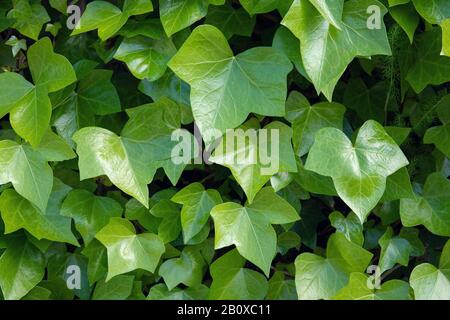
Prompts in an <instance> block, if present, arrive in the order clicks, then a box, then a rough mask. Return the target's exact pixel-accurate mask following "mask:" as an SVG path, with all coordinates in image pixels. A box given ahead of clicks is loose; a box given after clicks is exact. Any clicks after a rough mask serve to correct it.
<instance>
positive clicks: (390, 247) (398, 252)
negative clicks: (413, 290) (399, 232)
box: [378, 227, 413, 273]
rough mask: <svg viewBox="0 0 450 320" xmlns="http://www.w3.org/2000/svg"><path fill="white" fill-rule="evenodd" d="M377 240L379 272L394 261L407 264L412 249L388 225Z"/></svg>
mask: <svg viewBox="0 0 450 320" xmlns="http://www.w3.org/2000/svg"><path fill="white" fill-rule="evenodd" d="M378 242H379V243H380V247H381V253H380V261H379V262H378V266H379V267H380V269H381V271H380V272H382V273H383V272H384V271H387V270H389V269H391V268H392V267H393V266H394V265H395V264H396V263H399V264H400V265H402V266H405V267H406V266H408V263H409V256H410V254H411V252H412V250H413V248H412V246H411V245H410V243H409V241H408V240H406V239H404V238H402V237H400V236H394V231H393V230H392V228H391V227H388V228H387V230H386V233H385V234H384V235H383V236H382V237H381V238H380V240H379V241H378Z"/></svg>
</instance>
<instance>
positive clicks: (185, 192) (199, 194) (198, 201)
mask: <svg viewBox="0 0 450 320" xmlns="http://www.w3.org/2000/svg"><path fill="white" fill-rule="evenodd" d="M171 201H173V202H175V203H179V204H182V205H183V209H182V210H181V225H182V227H183V236H184V243H188V242H189V240H191V239H192V238H193V237H194V236H196V235H197V234H198V233H199V232H200V231H201V230H202V228H203V227H204V226H205V224H206V223H207V222H208V218H209V213H210V212H211V209H212V208H213V207H214V206H215V205H217V204H220V203H222V198H221V197H220V193H219V192H217V190H214V189H208V190H205V188H204V187H203V185H201V184H200V183H197V182H196V183H192V184H190V185H189V186H187V187H185V188H183V189H182V190H180V191H179V192H178V193H177V194H175V195H174V196H173V197H172V198H171ZM168 287H169V288H170V286H168Z"/></svg>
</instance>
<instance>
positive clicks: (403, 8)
mask: <svg viewBox="0 0 450 320" xmlns="http://www.w3.org/2000/svg"><path fill="white" fill-rule="evenodd" d="M389 13H390V14H391V16H392V17H393V18H394V20H395V21H396V22H397V23H398V24H399V25H400V26H401V27H402V29H403V30H404V31H405V32H406V34H407V35H408V38H409V42H410V43H413V41H414V34H415V31H416V29H417V27H418V26H419V23H420V16H419V15H418V14H417V12H416V10H415V9H414V6H413V5H412V4H411V3H408V4H406V5H399V6H395V7H392V8H389Z"/></svg>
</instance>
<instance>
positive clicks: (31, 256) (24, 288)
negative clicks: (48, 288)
mask: <svg viewBox="0 0 450 320" xmlns="http://www.w3.org/2000/svg"><path fill="white" fill-rule="evenodd" d="M44 274H45V257H44V255H43V254H42V252H41V251H39V249H38V248H36V247H35V246H33V245H32V244H31V243H30V242H28V241H27V240H26V239H25V238H24V237H17V236H16V237H15V238H13V239H11V240H9V241H8V245H7V248H6V250H5V251H4V252H3V254H2V256H1V257H0V287H1V288H2V292H3V296H4V297H5V299H6V300H18V299H20V298H22V297H23V296H25V295H26V294H27V293H28V292H29V291H30V290H31V289H33V288H34V287H35V286H36V285H37V284H38V283H39V282H40V281H41V280H42V278H43V277H44Z"/></svg>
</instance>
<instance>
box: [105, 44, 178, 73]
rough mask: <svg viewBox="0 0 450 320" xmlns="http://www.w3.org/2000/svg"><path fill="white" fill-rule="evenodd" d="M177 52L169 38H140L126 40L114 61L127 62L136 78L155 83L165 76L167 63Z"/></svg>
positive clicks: (115, 55)
mask: <svg viewBox="0 0 450 320" xmlns="http://www.w3.org/2000/svg"><path fill="white" fill-rule="evenodd" d="M176 52H177V51H176V48H175V46H174V44H173V43H172V41H171V40H170V39H168V38H162V39H156V40H154V39H150V38H145V37H141V36H138V37H134V38H125V39H124V40H123V41H122V42H121V44H120V46H119V48H118V49H117V51H116V53H115V54H114V59H117V60H119V61H123V62H125V63H126V64H127V66H128V68H129V69H130V71H131V73H132V74H133V75H134V76H135V77H136V78H138V79H141V80H142V79H148V80H149V81H155V80H158V79H159V78H161V77H162V76H163V75H164V73H165V71H166V68H167V63H168V62H169V60H170V59H171V58H172V56H173V55H174V54H175V53H176Z"/></svg>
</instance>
